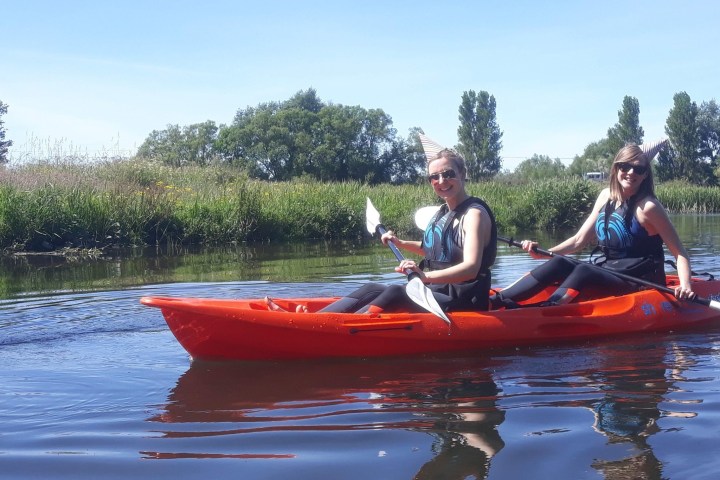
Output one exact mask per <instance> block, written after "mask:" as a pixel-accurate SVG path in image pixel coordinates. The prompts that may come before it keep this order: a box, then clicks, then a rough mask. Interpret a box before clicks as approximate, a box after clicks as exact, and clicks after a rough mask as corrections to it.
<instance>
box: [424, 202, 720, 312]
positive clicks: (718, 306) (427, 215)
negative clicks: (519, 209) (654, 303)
mask: <svg viewBox="0 0 720 480" xmlns="http://www.w3.org/2000/svg"><path fill="white" fill-rule="evenodd" d="M439 208H440V207H437V206H429V207H422V208H420V209H419V210H418V211H417V212H415V224H416V225H417V227H418V228H419V229H421V230H425V227H426V226H427V224H428V223H429V222H430V220H431V219H432V217H433V216H434V215H435V212H437V211H438V209H439ZM497 239H498V241H500V242H506V243H507V244H508V245H511V246H514V247H520V248H522V244H521V243H520V242H517V241H515V240H513V239H512V238H506V237H501V236H499V235H498V237H497ZM535 251H536V252H537V253H540V254H542V255H546V256H548V257H563V258H566V259H568V260H570V261H572V262H575V263H583V262H581V261H580V260H577V259H575V258H572V257H566V256H564V255H560V254H559V253H553V252H550V251H548V250H543V249H541V248H537V247H536V248H535ZM588 265H591V266H593V267H595V268H602V267H601V266H599V265H595V264H592V263H588ZM603 271H605V272H608V273H611V274H613V275H615V276H616V277H619V278H622V279H623V280H626V281H629V282H632V283H635V284H638V285H643V286H645V287H649V288H654V289H655V290H658V291H661V292H665V293H669V294H670V295H673V296H675V291H674V290H673V289H671V288H668V287H666V286H664V285H658V284H657V283H653V282H650V281H648V280H643V279H642V278H637V277H633V276H630V275H626V274H624V273H622V272H616V271H613V270H610V269H609V268H603ZM683 300H686V301H688V302H694V303H698V304H700V305H705V306H706V307H710V308H714V309H715V310H720V302H717V301H715V300H710V299H708V298H702V297H695V298H692V299H690V298H686V299H683Z"/></svg>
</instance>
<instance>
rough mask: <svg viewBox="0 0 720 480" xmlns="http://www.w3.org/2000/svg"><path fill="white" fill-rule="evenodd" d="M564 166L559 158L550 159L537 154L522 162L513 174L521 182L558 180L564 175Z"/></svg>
mask: <svg viewBox="0 0 720 480" xmlns="http://www.w3.org/2000/svg"><path fill="white" fill-rule="evenodd" d="M565 171H566V168H565V165H564V164H563V163H562V162H561V161H560V159H559V158H556V159H555V160H553V159H551V158H550V157H548V156H547V155H538V154H537V153H536V154H535V155H533V156H532V157H530V158H528V159H527V160H524V161H522V162H521V163H520V164H519V165H518V166H517V167H516V168H515V172H514V174H515V175H516V176H517V177H518V178H519V179H520V180H522V181H526V182H529V181H536V180H545V179H549V178H558V177H561V176H563V175H565Z"/></svg>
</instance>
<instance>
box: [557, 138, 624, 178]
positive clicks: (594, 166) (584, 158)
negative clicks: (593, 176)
mask: <svg viewBox="0 0 720 480" xmlns="http://www.w3.org/2000/svg"><path fill="white" fill-rule="evenodd" d="M609 143H610V141H609V140H608V139H607V138H603V139H602V140H598V141H597V142H592V143H590V144H589V145H588V146H587V147H585V151H584V152H583V154H582V155H579V156H576V157H575V158H574V159H573V161H572V163H571V164H570V166H569V167H568V168H567V173H568V174H570V175H577V176H581V177H583V176H585V174H586V173H588V172H604V173H608V172H609V171H610V164H611V163H612V159H613V157H614V155H613V156H611V154H610V152H611V148H610V146H609Z"/></svg>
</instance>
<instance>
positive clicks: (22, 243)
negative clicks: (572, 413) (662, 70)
mask: <svg viewBox="0 0 720 480" xmlns="http://www.w3.org/2000/svg"><path fill="white" fill-rule="evenodd" d="M600 188H601V186H600V185H598V184H597V183H593V182H587V181H583V180H568V179H559V180H552V181H550V180H549V181H543V182H537V183H533V184H528V185H511V184H508V183H503V182H499V181H492V182H486V183H473V184H469V185H468V190H469V192H470V193H471V194H473V195H476V196H479V197H481V198H483V199H485V200H486V201H487V202H488V203H489V204H490V205H491V207H492V208H493V211H494V212H495V215H496V218H497V221H498V224H499V226H500V229H501V231H503V232H508V233H512V232H513V231H515V230H524V231H527V230H529V229H532V228H537V229H542V230H553V229H560V228H562V229H568V228H574V227H576V226H577V225H579V224H580V223H581V222H582V221H583V219H584V218H585V216H586V215H587V212H588V211H589V209H590V207H591V205H592V203H593V201H594V199H595V197H596V195H597V193H598V192H599V190H600ZM658 195H659V196H660V199H661V201H663V203H664V204H665V205H667V207H668V208H669V209H670V210H671V211H678V212H700V213H714V212H720V191H719V190H718V189H709V188H701V187H692V186H688V185H679V184H672V185H662V186H659V187H658ZM366 197H370V198H371V199H372V201H373V203H374V204H375V206H376V207H377V208H378V210H379V211H380V213H381V217H382V221H383V222H384V223H385V224H386V225H387V226H388V228H392V229H394V230H395V231H397V232H398V233H399V234H400V235H405V236H407V235H412V236H415V237H416V238H417V236H418V231H417V229H416V227H415V225H414V223H413V215H412V214H413V213H414V212H415V211H416V210H417V209H418V208H419V207H422V206H426V205H433V204H435V205H437V204H439V203H440V202H439V200H438V199H437V198H436V197H435V196H434V194H433V192H432V189H431V188H430V187H429V186H428V185H427V184H422V185H401V186H392V185H379V186H372V187H371V186H368V185H364V184H361V183H358V182H348V183H333V184H326V183H321V182H317V181H314V180H308V179H300V180H296V181H293V182H285V183H268V182H261V181H256V180H252V179H249V178H248V177H247V176H246V175H245V174H244V173H243V172H242V171H239V170H236V169H232V168H229V167H220V166H213V167H183V168H172V167H167V166H163V165H160V164H156V163H148V162H143V161H138V160H124V161H104V162H95V163H91V164H87V163H73V162H66V163H62V162H54V163H52V164H50V163H42V164H28V165H18V166H14V167H12V168H5V169H0V248H2V249H5V250H7V249H12V250H47V249H55V248H59V247H103V246H108V245H142V244H151V245H152V244H166V243H173V244H224V243H230V242H245V241H248V242H252V241H278V240H290V239H317V238H321V239H331V238H354V237H360V236H364V235H367V232H366V231H365V198H366Z"/></svg>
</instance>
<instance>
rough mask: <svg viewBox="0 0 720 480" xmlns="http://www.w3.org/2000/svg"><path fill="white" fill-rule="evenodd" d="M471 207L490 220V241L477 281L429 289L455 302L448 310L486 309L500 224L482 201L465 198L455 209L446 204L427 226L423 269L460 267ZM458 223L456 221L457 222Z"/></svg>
mask: <svg viewBox="0 0 720 480" xmlns="http://www.w3.org/2000/svg"><path fill="white" fill-rule="evenodd" d="M470 208H482V209H484V210H485V211H486V212H487V214H488V216H489V217H490V221H491V225H490V228H491V233H490V242H489V243H488V244H487V245H486V246H485V248H484V249H483V255H482V262H481V264H480V269H479V271H478V274H477V276H476V277H475V279H474V280H468V281H465V282H461V283H454V284H431V285H430V286H429V287H430V289H431V290H433V291H437V292H440V293H443V294H445V295H448V296H449V297H450V298H451V299H452V300H451V301H450V303H449V304H448V305H444V306H445V307H446V308H448V309H453V310H459V309H472V310H487V309H488V296H489V291H490V283H491V274H490V267H492V265H493V264H494V263H495V258H496V257H497V225H496V223H495V216H494V215H493V213H492V210H491V209H490V207H489V206H488V204H487V203H485V202H484V201H483V200H481V199H479V198H477V197H469V198H467V199H465V200H464V201H463V202H462V203H461V204H460V205H458V206H457V207H456V208H455V209H454V210H449V209H448V206H447V204H445V205H443V206H442V207H440V209H439V210H438V212H437V213H436V214H435V216H434V217H433V218H432V220H431V221H430V222H429V223H428V226H427V227H426V229H425V234H424V235H423V240H422V248H423V251H424V253H425V258H424V259H423V261H422V262H420V268H422V269H423V270H428V271H430V270H442V269H445V268H448V267H450V266H452V265H457V264H458V263H460V262H462V260H463V243H464V239H463V232H462V221H463V218H464V216H465V213H467V211H468V210H469V209H470ZM456 221H457V222H456Z"/></svg>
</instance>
